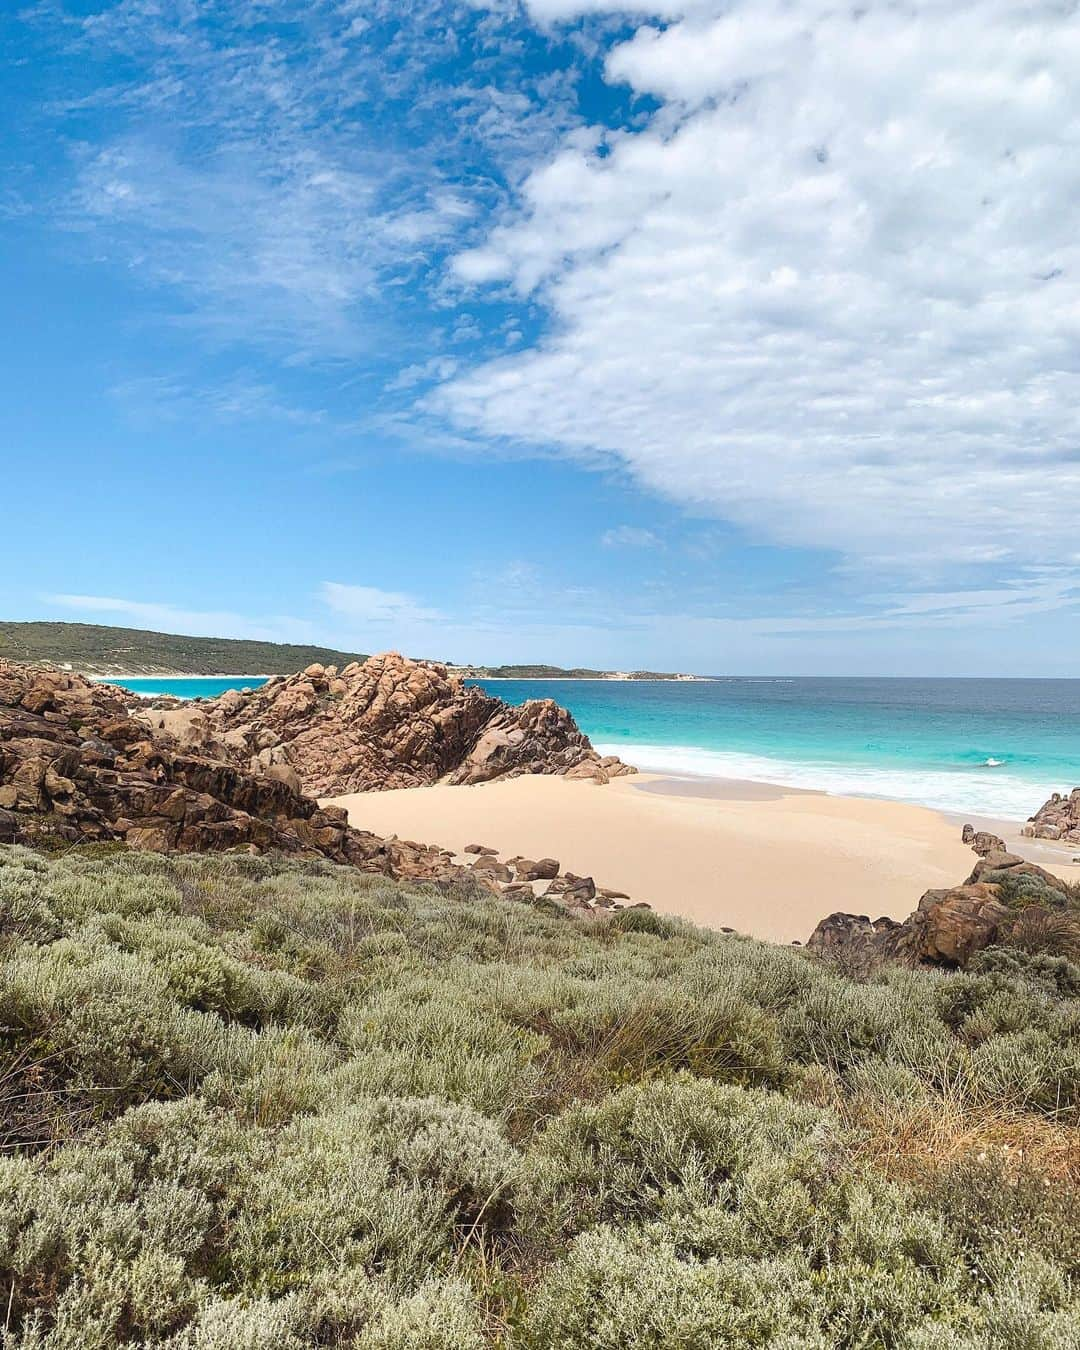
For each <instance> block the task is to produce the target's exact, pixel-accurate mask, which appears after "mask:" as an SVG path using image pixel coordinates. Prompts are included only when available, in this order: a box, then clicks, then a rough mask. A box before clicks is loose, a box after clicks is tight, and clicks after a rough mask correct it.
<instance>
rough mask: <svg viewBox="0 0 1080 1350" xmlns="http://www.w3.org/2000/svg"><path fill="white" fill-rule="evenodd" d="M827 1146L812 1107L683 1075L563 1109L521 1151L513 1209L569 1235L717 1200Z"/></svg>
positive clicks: (807, 1160)
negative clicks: (768, 1167)
mask: <svg viewBox="0 0 1080 1350" xmlns="http://www.w3.org/2000/svg"><path fill="white" fill-rule="evenodd" d="M830 1142H831V1122H830V1121H829V1119H828V1118H827V1117H824V1116H822V1114H821V1113H820V1112H819V1111H817V1110H815V1109H814V1108H811V1107H804V1106H799V1105H797V1104H795V1103H793V1102H790V1101H787V1100H785V1099H784V1098H783V1097H780V1096H777V1095H774V1094H767V1093H756V1092H748V1091H744V1090H741V1089H739V1088H736V1087H728V1086H723V1085H721V1084H717V1083H713V1082H709V1081H707V1080H702V1079H697V1078H693V1077H691V1076H690V1075H684V1076H682V1077H680V1078H677V1079H675V1080H674V1081H672V1082H655V1083H649V1084H646V1085H641V1086H633V1087H627V1088H624V1089H622V1090H621V1091H619V1092H617V1093H615V1094H614V1095H612V1096H610V1097H607V1098H605V1099H604V1100H603V1101H601V1102H599V1103H597V1104H584V1103H582V1104H578V1105H576V1106H573V1107H570V1108H569V1109H567V1110H566V1111H564V1112H563V1113H562V1114H561V1115H560V1116H559V1117H557V1118H556V1119H555V1120H554V1121H552V1122H551V1124H550V1125H548V1126H547V1128H546V1129H545V1130H543V1131H542V1132H541V1133H540V1134H539V1135H538V1136H537V1137H536V1139H535V1140H534V1141H533V1143H532V1145H531V1146H530V1147H529V1149H528V1150H527V1152H526V1156H525V1164H524V1173H523V1179H522V1184H521V1190H522V1193H521V1196H520V1198H519V1202H518V1203H519V1207H520V1208H521V1210H522V1212H523V1213H525V1214H526V1215H527V1216H528V1218H529V1225H530V1226H532V1225H536V1226H537V1227H539V1228H541V1229H543V1230H545V1231H547V1232H548V1233H550V1234H551V1235H553V1236H556V1235H557V1236H559V1237H562V1238H568V1237H571V1236H573V1235H574V1234H576V1233H580V1232H583V1231H584V1230H585V1229H587V1228H590V1227H593V1226H594V1225H596V1224H598V1223H603V1222H617V1223H626V1222H629V1221H631V1220H641V1219H645V1218H652V1217H656V1216H658V1215H660V1214H662V1213H664V1212H666V1210H667V1209H668V1208H669V1207H670V1206H672V1205H675V1206H676V1207H679V1206H684V1205H685V1204H687V1203H691V1202H692V1203H695V1204H711V1203H714V1202H715V1201H716V1200H717V1199H718V1198H722V1197H726V1196H728V1195H729V1194H731V1193H732V1192H733V1188H737V1186H738V1184H739V1181H740V1179H741V1178H743V1177H744V1176H746V1175H748V1174H750V1173H751V1172H753V1170H754V1169H755V1167H757V1166H758V1165H759V1164H762V1163H766V1162H771V1161H772V1160H774V1159H775V1158H776V1157H778V1156H780V1157H783V1158H784V1160H785V1165H787V1166H789V1167H790V1169H791V1174H792V1175H795V1174H797V1173H798V1172H799V1169H800V1168H801V1167H809V1166H811V1165H814V1166H816V1165H817V1164H816V1163H812V1160H814V1159H818V1160H820V1159H823V1158H824V1157H825V1156H826V1155H827V1154H828V1152H829V1149H830Z"/></svg>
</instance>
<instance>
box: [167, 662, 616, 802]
mask: <svg viewBox="0 0 1080 1350" xmlns="http://www.w3.org/2000/svg"><path fill="white" fill-rule="evenodd" d="M154 716H155V718H156V719H157V720H156V725H159V726H164V725H165V722H164V719H175V720H176V723H177V725H179V719H176V715H175V714H174V713H170V712H163V713H157V714H154ZM184 731H185V734H186V735H187V736H198V735H200V734H201V735H202V736H203V737H204V738H205V739H204V742H203V744H204V745H205V746H206V747H208V748H212V749H213V751H214V752H215V753H218V754H228V755H231V756H232V757H234V758H235V759H236V760H237V761H238V762H239V763H241V764H243V765H244V766H245V767H248V768H250V769H252V770H254V771H261V770H262V769H265V768H266V767H269V766H270V765H273V764H285V765H288V766H289V767H291V768H292V769H293V770H294V771H295V772H296V774H297V775H298V777H299V781H300V783H301V785H302V786H303V789H304V791H305V792H309V793H311V794H312V795H313V796H316V797H334V796H340V795H342V794H344V793H349V792H365V791H370V790H372V789H387V788H407V787H420V786H423V785H425V784H431V783H457V784H470V783H485V782H490V781H491V780H493V779H497V778H510V777H514V776H516V775H518V774H526V773H543V774H566V775H572V776H575V777H578V776H583V777H589V778H592V779H594V780H595V781H598V782H607V781H608V780H609V779H610V778H611V777H614V776H617V775H619V774H623V773H632V772H634V770H633V769H631V768H629V767H628V766H627V765H625V764H623V763H622V762H621V761H620V760H618V759H615V758H614V757H605V758H604V759H601V757H600V756H599V755H598V754H597V752H596V751H595V750H594V749H593V748H592V746H591V744H590V743H589V739H588V737H587V736H586V735H585V734H584V733H583V732H582V731H581V730H580V728H579V727H578V726H577V724H576V722H575V721H574V719H573V717H572V716H571V715H570V713H568V712H567V711H566V709H565V708H560V707H559V705H558V704H557V703H555V702H553V701H552V700H551V699H531V700H530V701H529V702H527V703H524V704H522V705H521V706H519V707H513V706H511V705H509V704H507V703H504V702H503V701H502V700H501V699H497V698H493V697H492V696H491V695H490V694H487V693H485V692H484V690H482V689H479V688H476V687H474V686H467V685H466V684H465V683H464V681H463V680H462V679H461V678H460V677H459V676H457V675H452V674H450V673H449V672H448V671H447V669H446V667H445V666H440V665H438V664H436V663H434V662H428V661H410V660H408V659H407V658H405V657H403V656H399V655H398V654H397V653H396V652H387V653H384V654H383V655H381V656H373V657H370V658H369V659H368V660H366V661H363V662H354V663H353V664H351V665H349V666H346V667H345V669H344V670H342V671H341V672H336V671H334V672H333V673H331V671H330V670H324V669H323V668H322V667H320V666H309V667H308V668H307V670H305V671H304V672H303V673H302V674H300V675H292V676H289V677H288V678H287V679H283V678H277V679H273V680H270V681H269V682H268V683H267V684H265V685H263V686H262V687H261V688H259V689H254V690H249V691H244V692H240V691H232V692H230V693H228V694H225V695H223V696H222V697H221V698H219V699H217V700H214V701H212V702H210V703H208V704H206V705H203V706H202V707H201V708H200V710H199V713H198V714H197V715H194V716H191V717H189V719H188V721H187V722H186V723H184ZM185 743H186V744H191V741H190V740H187V741H186V742H185Z"/></svg>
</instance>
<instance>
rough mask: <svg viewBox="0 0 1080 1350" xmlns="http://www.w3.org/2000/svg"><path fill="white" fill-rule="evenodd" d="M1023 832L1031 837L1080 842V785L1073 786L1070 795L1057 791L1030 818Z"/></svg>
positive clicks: (1072, 842)
mask: <svg viewBox="0 0 1080 1350" xmlns="http://www.w3.org/2000/svg"><path fill="white" fill-rule="evenodd" d="M1021 834H1026V835H1027V836H1028V837H1029V838H1031V839H1052V840H1060V841H1061V842H1062V843H1064V844H1080V787H1077V788H1073V790H1072V791H1071V792H1070V793H1069V794H1068V796H1065V795H1064V794H1063V793H1060V792H1055V793H1054V794H1053V796H1052V797H1051V798H1050V800H1049V801H1048V802H1044V803H1043V805H1042V806H1040V807H1039V809H1038V811H1036V812H1035V814H1034V815H1033V816H1032V817H1031V818H1030V819H1029V821H1028V823H1027V824H1026V825H1025V826H1024V828H1023V829H1022V830H1021Z"/></svg>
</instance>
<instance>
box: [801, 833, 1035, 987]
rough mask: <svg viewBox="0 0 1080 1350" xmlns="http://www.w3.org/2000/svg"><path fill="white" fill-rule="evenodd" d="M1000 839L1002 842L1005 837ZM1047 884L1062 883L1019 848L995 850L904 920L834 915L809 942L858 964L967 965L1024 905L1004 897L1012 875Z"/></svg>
mask: <svg viewBox="0 0 1080 1350" xmlns="http://www.w3.org/2000/svg"><path fill="white" fill-rule="evenodd" d="M999 842H1000V841H999ZM1021 878H1026V879H1027V880H1028V881H1029V882H1034V883H1042V884H1043V885H1044V886H1045V887H1049V888H1050V890H1051V891H1053V890H1056V889H1057V890H1059V889H1060V887H1061V882H1060V881H1058V880H1057V878H1056V877H1054V876H1052V875H1051V874H1050V873H1049V872H1046V871H1044V870H1043V868H1041V867H1037V866H1036V865H1035V864H1034V863H1029V862H1025V861H1024V860H1023V859H1022V858H1018V857H1017V856H1016V854H1014V853H1006V852H1004V851H999V850H994V851H992V852H990V853H988V854H987V855H986V856H985V857H983V858H980V860H979V861H978V862H977V863H976V864H975V869H974V871H973V872H972V874H971V875H970V876H969V877H968V878H967V880H966V881H965V882H964V883H963V884H962V885H960V886H953V887H951V888H949V889H946V890H932V891H927V892H926V894H925V895H924V896H923V897H922V899H921V900H920V901H919V907H918V909H916V911H915V912H914V914H911V915H910V916H909V917H908V918H907V919H905V920H904V922H903V923H897V922H896V921H895V920H893V919H888V918H881V919H877V920H875V921H874V922H871V920H870V919H869V918H868V917H867V916H866V915H864V914H830V915H829V917H828V918H827V919H823V920H822V921H821V923H819V924H818V926H817V927H816V928H815V929H814V932H813V934H812V935H811V937H810V940H809V942H808V943H807V944H806V945H807V947H808V948H809V949H810V950H811V951H816V952H819V953H821V954H822V955H826V956H833V957H836V956H842V957H844V958H845V959H846V960H848V961H849V962H851V963H852V964H853V965H855V966H856V967H858V966H864V965H872V964H874V963H875V962H877V961H881V960H892V961H901V962H904V963H905V964H908V965H913V966H914V965H919V964H920V963H926V964H930V965H944V966H964V965H966V964H967V962H968V961H970V959H971V958H972V957H973V956H974V955H975V953H976V952H979V951H982V949H983V948H984V947H989V946H990V945H991V944H993V943H994V942H997V941H999V940H1000V939H1001V938H1003V937H1006V936H1007V935H1008V933H1009V932H1010V930H1011V928H1012V926H1013V924H1014V923H1016V922H1017V920H1018V918H1019V916H1020V915H1021V914H1022V913H1023V912H1024V911H1023V910H1019V911H1018V910H1015V909H1012V908H1010V907H1009V905H1007V904H1005V903H1004V901H1003V899H1002V886H1003V884H1005V883H1006V882H1007V881H1008V880H1012V881H1014V882H1018V881H1019V880H1020V879H1021Z"/></svg>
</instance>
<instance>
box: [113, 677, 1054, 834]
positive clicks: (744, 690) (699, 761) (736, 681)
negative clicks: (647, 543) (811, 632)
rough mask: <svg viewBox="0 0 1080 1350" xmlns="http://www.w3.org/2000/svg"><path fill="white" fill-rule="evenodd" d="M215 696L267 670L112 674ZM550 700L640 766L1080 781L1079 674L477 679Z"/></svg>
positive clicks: (789, 777)
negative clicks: (230, 674)
mask: <svg viewBox="0 0 1080 1350" xmlns="http://www.w3.org/2000/svg"><path fill="white" fill-rule="evenodd" d="M115 683H120V684H123V686H124V687H125V688H126V689H130V690H132V691H133V692H134V693H138V694H160V693H169V694H178V695H180V696H181V697H183V698H193V697H198V696H200V695H201V696H203V697H214V696H215V695H217V694H220V693H223V692H224V691H225V690H226V689H236V688H253V687H257V686H258V685H260V684H263V683H265V681H263V680H260V679H244V678H241V677H234V678H232V679H200V680H181V679H149V678H147V679H132V680H123V681H115ZM476 683H478V684H482V685H483V686H484V687H485V688H486V689H488V690H490V692H491V693H493V694H497V695H498V696H499V697H500V698H504V699H506V700H508V701H509V702H511V703H521V702H524V700H525V699H527V698H553V699H555V700H556V701H557V702H559V703H562V704H563V705H565V706H566V707H568V708H569V709H570V711H571V712H572V713H573V714H574V716H575V717H576V718H577V720H578V723H579V725H580V726H581V728H582V729H583V730H584V731H585V732H587V733H588V735H589V736H590V737H591V738H592V740H593V743H594V744H595V745H596V746H597V748H598V749H599V750H601V751H602V752H604V753H606V754H617V755H620V756H622V758H623V759H625V760H627V761H628V762H629V763H631V764H636V765H637V766H638V767H639V768H641V769H653V770H659V771H662V772H669V773H683V774H701V775H705V776H709V777H719V778H751V779H758V780H761V781H764V782H771V783H786V784H790V785H792V786H795V787H812V788H821V789H824V790H825V791H828V792H837V793H855V794H859V795H869V796H876V797H893V798H897V799H899V800H901V801H914V802H923V803H925V804H926V805H928V806H935V807H937V808H939V809H940V810H945V811H955V812H958V813H965V812H966V813H970V814H972V815H983V816H996V817H999V818H1002V819H1006V820H1022V819H1024V818H1026V817H1027V816H1029V815H1031V813H1032V812H1033V811H1035V810H1036V808H1037V807H1039V806H1041V805H1042V803H1043V801H1044V800H1045V799H1046V798H1047V797H1048V796H1049V795H1050V793H1051V792H1055V791H1057V792H1061V791H1067V790H1068V789H1070V788H1073V787H1075V786H1077V785H1080V680H931V679H925V680H924V679H902V680H890V679H872V678H859V679H813V678H805V679H767V678H757V679H743V678H726V679H717V680H709V681H702V682H700V683H693V684H691V683H674V682H672V681H666V680H657V681H640V682H639V681H620V680H484V681H476Z"/></svg>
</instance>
